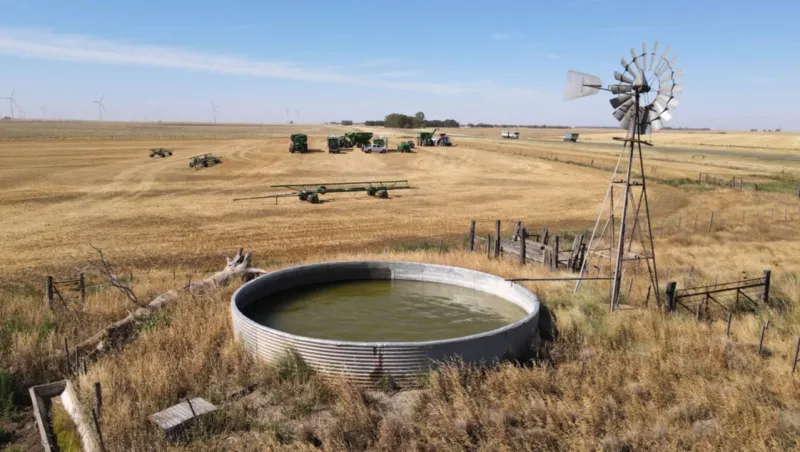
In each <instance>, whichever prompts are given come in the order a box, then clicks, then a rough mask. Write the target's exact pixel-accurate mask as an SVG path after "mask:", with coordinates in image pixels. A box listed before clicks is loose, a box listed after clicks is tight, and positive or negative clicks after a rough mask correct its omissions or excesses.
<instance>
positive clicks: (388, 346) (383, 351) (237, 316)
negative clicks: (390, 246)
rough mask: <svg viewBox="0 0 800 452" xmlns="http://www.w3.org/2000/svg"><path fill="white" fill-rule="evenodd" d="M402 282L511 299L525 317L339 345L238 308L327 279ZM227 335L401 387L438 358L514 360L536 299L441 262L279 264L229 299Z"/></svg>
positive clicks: (526, 342)
mask: <svg viewBox="0 0 800 452" xmlns="http://www.w3.org/2000/svg"><path fill="white" fill-rule="evenodd" d="M365 279H401V280H414V281H427V282H435V283H444V284H453V285H457V286H462V287H467V288H470V289H474V290H479V291H483V292H487V293H490V294H492V295H496V296H499V297H501V298H504V299H506V300H508V301H509V302H511V303H514V304H516V305H518V306H519V307H521V308H522V309H524V310H525V311H526V312H527V313H528V315H527V316H525V317H524V318H523V319H521V320H519V321H517V322H515V323H513V324H511V325H508V326H505V327H503V328H500V329H497V330H493V331H489V332H486V333H481V334H475V335H472V336H466V337H461V338H455V339H447V340H441V341H428V342H346V341H332V340H324V339H314V338H309V337H303V336H297V335H294V334H288V333H285V332H282V331H278V330H275V329H273V328H268V327H265V326H263V325H260V324H258V323H256V322H255V321H253V320H251V319H250V318H248V317H247V316H245V315H244V314H243V313H242V311H244V310H245V309H246V308H247V307H248V306H249V305H251V304H253V303H261V302H268V301H267V298H268V297H269V295H271V294H275V293H277V292H280V291H283V290H288V289H292V288H295V287H300V286H305V285H310V284H318V283H325V282H334V281H353V280H365ZM231 315H232V318H233V331H234V337H235V338H236V339H237V340H239V341H241V342H242V343H243V345H244V347H245V350H247V351H248V352H249V353H251V354H253V355H255V356H257V357H258V358H260V359H262V360H265V361H267V362H273V361H275V360H277V359H280V358H282V357H283V356H285V355H286V353H287V352H288V351H290V350H293V351H294V352H295V353H297V355H298V356H299V357H300V358H302V360H303V361H304V362H305V363H306V364H308V365H309V366H310V367H312V368H313V369H315V370H317V371H319V372H322V373H330V374H342V375H346V376H348V377H349V378H351V379H353V380H355V381H358V382H361V383H365V384H371V383H375V382H378V381H382V380H385V379H386V378H387V377H388V378H389V379H391V380H392V381H393V382H394V383H395V384H397V385H400V386H408V385H413V384H414V382H415V381H416V379H417V377H419V376H421V375H424V374H425V373H426V372H427V371H428V370H429V369H430V368H431V367H432V366H433V365H435V364H436V363H437V362H441V361H445V360H447V359H450V358H454V357H461V359H463V360H464V361H465V362H481V361H484V362H491V361H494V360H497V359H502V358H520V357H524V356H525V355H527V354H528V353H529V352H530V350H531V344H532V342H533V339H534V337H535V335H536V334H537V323H538V317H539V300H538V298H537V297H536V295H534V294H533V293H531V292H530V291H529V290H527V289H526V288H524V287H522V286H520V285H518V284H514V283H511V282H508V281H505V280H504V279H503V278H500V277H497V276H493V275H490V274H487V273H482V272H477V271H474V270H467V269H463V268H457V267H448V266H442V265H433V264H423V263H413V262H392V261H354V262H329V263H322V264H311V265H302V266H298V267H292V268H286V269H282V270H278V271H275V272H272V273H269V274H265V275H262V276H260V277H259V278H256V279H254V280H252V281H250V282H248V283H246V284H244V285H243V286H242V287H240V288H239V289H238V290H237V291H236V292H235V293H234V294H233V297H232V298H231Z"/></svg>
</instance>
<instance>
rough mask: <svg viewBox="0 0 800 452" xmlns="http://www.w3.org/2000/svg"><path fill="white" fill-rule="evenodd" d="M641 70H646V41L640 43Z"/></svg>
mask: <svg viewBox="0 0 800 452" xmlns="http://www.w3.org/2000/svg"><path fill="white" fill-rule="evenodd" d="M642 70H643V71H646V70H647V43H646V42H643V43H642Z"/></svg>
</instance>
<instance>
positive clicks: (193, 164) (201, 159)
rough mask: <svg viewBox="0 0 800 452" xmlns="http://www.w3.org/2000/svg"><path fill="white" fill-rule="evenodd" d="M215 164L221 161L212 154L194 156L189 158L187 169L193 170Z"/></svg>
mask: <svg viewBox="0 0 800 452" xmlns="http://www.w3.org/2000/svg"><path fill="white" fill-rule="evenodd" d="M217 163H222V159H221V158H219V157H217V156H215V155H212V154H203V155H195V156H193V157H190V158H189V168H194V169H198V168H205V167H208V166H211V165H216V164H217Z"/></svg>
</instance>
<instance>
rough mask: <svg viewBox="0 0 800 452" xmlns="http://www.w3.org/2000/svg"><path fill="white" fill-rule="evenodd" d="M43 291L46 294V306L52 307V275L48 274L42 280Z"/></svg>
mask: <svg viewBox="0 0 800 452" xmlns="http://www.w3.org/2000/svg"><path fill="white" fill-rule="evenodd" d="M44 292H45V294H46V301H47V307H48V308H50V309H53V277H52V276H50V275H48V276H47V278H46V279H45V281H44Z"/></svg>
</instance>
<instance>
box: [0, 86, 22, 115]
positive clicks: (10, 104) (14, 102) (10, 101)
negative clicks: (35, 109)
mask: <svg viewBox="0 0 800 452" xmlns="http://www.w3.org/2000/svg"><path fill="white" fill-rule="evenodd" d="M16 92H17V90H12V91H11V95H10V96H8V97H3V98H2V99H3V100H7V101H8V106H9V108H11V119H14V105H16V106H17V108H18V109H19V110H22V107H20V106H19V104H18V103H17V101H15V100H14V93H16Z"/></svg>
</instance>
